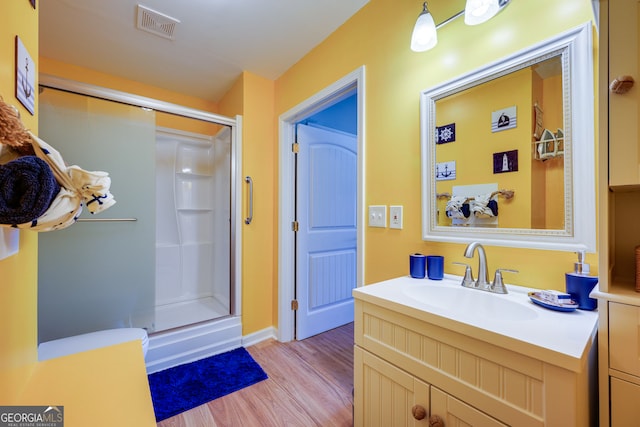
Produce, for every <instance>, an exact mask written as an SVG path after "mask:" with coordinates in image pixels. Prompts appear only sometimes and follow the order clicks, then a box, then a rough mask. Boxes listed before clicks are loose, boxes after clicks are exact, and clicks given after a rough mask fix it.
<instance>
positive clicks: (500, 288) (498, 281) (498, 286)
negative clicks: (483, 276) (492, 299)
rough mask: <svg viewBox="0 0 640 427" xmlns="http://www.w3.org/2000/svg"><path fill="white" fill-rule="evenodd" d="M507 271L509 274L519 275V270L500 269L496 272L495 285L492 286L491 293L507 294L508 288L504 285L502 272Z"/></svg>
mask: <svg viewBox="0 0 640 427" xmlns="http://www.w3.org/2000/svg"><path fill="white" fill-rule="evenodd" d="M503 271H506V272H507V273H518V270H510V269H508V268H499V269H497V270H496V274H495V276H494V278H493V283H492V284H491V291H492V292H495V293H497V294H506V293H508V292H507V287H506V286H505V285H504V282H503V281H502V272H503Z"/></svg>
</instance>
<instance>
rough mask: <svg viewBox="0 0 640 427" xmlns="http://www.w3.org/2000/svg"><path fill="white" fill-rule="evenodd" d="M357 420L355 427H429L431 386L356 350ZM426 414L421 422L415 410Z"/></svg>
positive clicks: (355, 393)
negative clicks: (414, 414)
mask: <svg viewBox="0 0 640 427" xmlns="http://www.w3.org/2000/svg"><path fill="white" fill-rule="evenodd" d="M354 369H355V375H354V404H353V406H354V414H353V415H354V421H353V425H354V426H356V427H363V426H366V427H390V426H393V427H403V426H414V427H418V426H428V425H429V385H428V384H426V383H424V382H422V381H420V380H418V379H416V378H414V377H413V376H412V375H409V374H408V373H406V372H405V371H403V370H401V369H398V368H396V367H395V366H393V365H391V364H390V363H388V362H385V361H384V360H382V359H380V358H379V357H376V356H374V355H373V354H371V353H369V352H367V351H365V350H363V349H361V348H359V347H355V351H354ZM416 405H417V406H419V407H421V408H422V409H424V411H425V417H424V418H423V419H421V420H417V419H415V418H414V416H413V413H412V408H413V407H414V406H416Z"/></svg>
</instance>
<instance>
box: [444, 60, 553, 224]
mask: <svg viewBox="0 0 640 427" xmlns="http://www.w3.org/2000/svg"><path fill="white" fill-rule="evenodd" d="M562 87H563V81H562V57H561V56H559V55H556V56H553V57H551V58H548V59H545V60H543V61H541V62H537V63H533V64H531V65H529V66H526V67H524V68H521V69H518V70H515V71H513V72H510V73H508V74H506V75H503V76H501V77H498V78H495V79H492V80H489V81H486V82H483V83H482V84H478V85H476V86H472V87H469V88H467V89H464V90H460V91H458V92H455V93H452V94H448V95H446V96H443V97H441V98H439V99H437V100H436V101H435V125H436V126H435V144H436V145H435V171H434V179H435V181H436V198H437V224H438V225H439V226H457V227H464V226H466V227H500V228H523V229H545V230H562V229H564V225H565V215H566V213H565V211H564V206H565V203H564V201H565V194H564V189H565V182H564V181H565V178H564V172H565V170H564V142H565V141H564V109H563V97H562V94H563V90H562Z"/></svg>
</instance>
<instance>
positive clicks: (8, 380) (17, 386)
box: [0, 1, 38, 404]
mask: <svg viewBox="0 0 640 427" xmlns="http://www.w3.org/2000/svg"><path fill="white" fill-rule="evenodd" d="M0 16H2V18H0V20H1V22H2V24H1V25H0V96H2V98H3V99H4V101H5V102H7V103H9V104H12V105H15V106H16V107H19V109H20V114H21V116H22V120H23V123H24V124H25V126H26V127H28V128H30V129H33V130H36V131H37V129H38V121H37V119H36V117H34V116H32V115H31V114H30V113H29V112H28V111H27V110H26V109H25V108H24V107H22V105H21V104H20V102H19V101H18V100H17V99H16V98H15V96H14V94H15V83H14V82H15V81H14V75H15V69H14V67H15V63H14V57H15V36H16V35H19V36H20V39H21V40H22V42H23V43H24V45H25V47H26V48H27V50H28V51H29V54H30V55H31V57H32V59H33V60H34V61H37V59H38V12H37V10H33V9H32V8H31V6H30V4H29V2H28V1H11V2H3V3H2V6H0ZM36 101H37V97H36ZM36 108H37V104H36ZM37 254H38V238H37V234H35V233H29V232H25V231H21V232H20V252H19V253H18V254H17V255H13V256H11V257H9V258H6V259H4V260H2V261H0V325H1V326H0V343H2V344H1V345H0V348H1V349H2V350H0V384H2V387H0V404H12V403H15V402H16V398H17V396H18V395H19V393H20V392H21V389H22V388H23V387H24V384H25V382H26V379H27V378H28V377H29V375H30V374H31V372H32V371H33V369H34V368H35V365H36V361H37V358H38V356H37V352H36V346H37V324H36V317H37V305H36V304H37V268H36V267H37Z"/></svg>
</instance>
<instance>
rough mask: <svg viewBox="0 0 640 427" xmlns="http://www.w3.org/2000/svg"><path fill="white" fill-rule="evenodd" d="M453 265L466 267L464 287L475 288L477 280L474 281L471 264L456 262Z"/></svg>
mask: <svg viewBox="0 0 640 427" xmlns="http://www.w3.org/2000/svg"><path fill="white" fill-rule="evenodd" d="M451 264H456V265H464V266H465V267H466V268H465V269H464V278H463V279H462V286H464V287H467V288H473V287H475V280H473V272H472V271H471V266H470V265H469V264H465V263H464V262H456V261H453V262H452V263H451Z"/></svg>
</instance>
